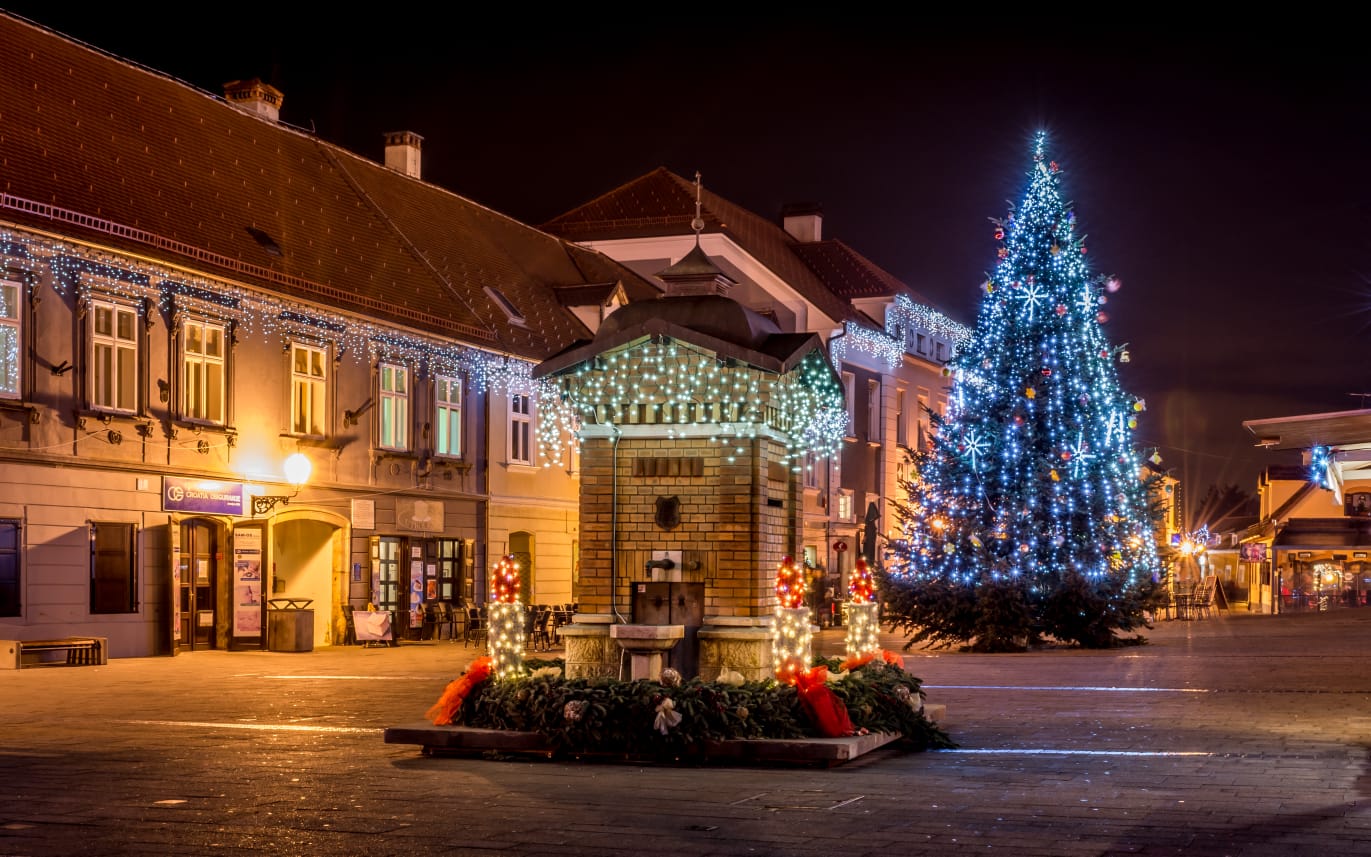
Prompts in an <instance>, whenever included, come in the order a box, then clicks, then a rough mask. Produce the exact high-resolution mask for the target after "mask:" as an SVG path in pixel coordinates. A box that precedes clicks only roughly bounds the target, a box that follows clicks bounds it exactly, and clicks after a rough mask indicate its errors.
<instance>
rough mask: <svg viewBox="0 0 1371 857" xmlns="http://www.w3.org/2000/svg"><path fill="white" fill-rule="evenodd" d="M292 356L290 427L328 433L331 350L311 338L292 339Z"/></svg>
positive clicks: (302, 431)
mask: <svg viewBox="0 0 1371 857" xmlns="http://www.w3.org/2000/svg"><path fill="white" fill-rule="evenodd" d="M290 356H291V359H290V430H291V432H292V433H294V434H303V435H314V436H316V437H322V436H324V434H326V433H327V428H326V426H327V421H326V417H327V415H328V352H327V351H325V350H324V348H322V347H321V346H318V345H313V344H311V343H308V342H292V343H291V345H290Z"/></svg>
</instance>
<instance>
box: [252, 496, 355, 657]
mask: <svg viewBox="0 0 1371 857" xmlns="http://www.w3.org/2000/svg"><path fill="white" fill-rule="evenodd" d="M346 557H347V553H346V550H345V531H344V529H343V528H342V527H340V526H338V525H337V524H335V523H333V522H331V521H326V520H320V519H318V518H316V517H309V516H306V515H301V516H299V517H296V516H294V515H290V516H287V515H279V516H277V519H276V520H275V522H274V523H273V524H272V528H271V583H270V591H269V593H268V595H267V605H268V608H270V606H271V599H276V598H288V599H292V600H294V601H295V602H297V603H302V602H303V601H304V600H306V599H307V600H308V601H310V602H311V603H310V606H309V608H308V609H311V610H313V611H314V645H316V646H328V645H332V644H333V643H334V642H335V641H340V640H342V639H343V631H342V630H341V628H342V625H343V619H342V613H341V606H342V605H343V604H345V603H347V580H346V576H345V573H344V569H345V567H346Z"/></svg>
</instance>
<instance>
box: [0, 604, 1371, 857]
mask: <svg viewBox="0 0 1371 857" xmlns="http://www.w3.org/2000/svg"><path fill="white" fill-rule="evenodd" d="M1144 633H1145V634H1146V636H1147V637H1148V639H1149V644H1148V645H1145V646H1139V647H1129V648H1122V649H1115V650H1110V651H1076V650H1067V649H1059V650H1046V651H1039V652H1032V653H1028V654H1022V655H968V654H960V653H928V652H922V651H918V650H915V651H911V652H909V653H907V654H908V658H907V661H906V664H907V666H908V668H909V669H910V671H911V672H912V673H913V674H914V675H916V676H919V677H920V678H922V679H923V681H924V684H925V689H926V690H927V692H928V699H929V701H930V702H941V703H945V704H946V705H947V707H948V717H947V722H946V723H945V726H946V728H947V729H948V731H949V732H950V734H951V735H952V737H953V738H954V740H956V741H957V742H958V743H959V744H960V747H959V748H958V749H956V750H946V751H936V752H928V753H913V754H902V753H899V752H896V751H893V750H880V751H877V752H874V753H871V754H869V755H867V756H863V757H861V758H859V759H857V760H856V761H854V762H850V763H848V764H846V765H841V766H839V767H835V768H829V769H812V768H793V767H763V768H744V767H724V766H708V767H697V768H691V767H665V766H660V767H659V766H644V765H625V764H609V763H585V762H549V761H544V760H531V759H518V760H515V761H491V760H485V759H460V758H443V757H427V756H423V755H422V754H421V753H419V751H418V748H417V747H408V746H403V745H388V744H385V743H384V742H383V741H382V732H383V730H384V729H385V728H386V727H387V726H394V725H399V724H403V723H412V722H417V721H422V719H423V713H424V711H425V710H426V709H427V708H428V706H429V705H430V704H431V703H432V702H433V701H434V700H435V699H436V698H437V696H438V694H439V693H440V692H441V691H442V689H443V687H444V686H445V685H446V684H447V682H448V681H450V680H451V679H452V678H453V677H455V676H456V675H457V674H459V673H460V672H461V670H462V669H463V668H464V667H465V665H466V664H467V663H469V662H470V660H471V659H472V658H473V657H474V656H475V655H477V654H479V652H478V651H477V650H476V649H475V648H463V646H462V645H461V644H460V643H452V642H448V641H441V642H425V643H415V644H407V645H401V646H399V647H397V648H371V649H367V648H359V647H333V648H327V649H320V650H316V651H314V652H310V653H272V652H237V653H228V652H204V653H195V654H191V655H183V656H180V657H177V658H131V659H120V660H116V661H113V662H111V663H110V664H109V665H108V666H104V667H71V668H68V667H60V668H43V669H28V670H22V671H17V672H3V673H0V730H3V731H2V732H0V857H16V855H24V857H36V855H125V854H132V855H153V854H155V855H173V854H175V855H207V854H215V855H218V854H223V855H267V854H291V855H316V854H317V855H366V857H386V855H405V857H416V855H438V854H451V855H477V854H480V855H616V857H617V855H642V854H662V855H815V857H819V855H824V857H830V855H882V857H890V855H961V854H1005V855H1015V857H1020V855H1022V857H1033V856H1034V855H1053V857H1056V855H1115V854H1142V855H1161V854H1185V855H1242V857H1249V855H1283V857H1289V855H1296V857H1302V855H1309V856H1310V857H1331V856H1332V855H1339V857H1340V855H1371V772H1369V770H1368V746H1371V668H1368V663H1371V609H1362V610H1347V611H1343V612H1333V613H1328V614H1311V615H1303V616H1281V617H1265V616H1248V615H1233V616H1229V615H1225V614H1222V613H1221V614H1220V615H1219V616H1216V617H1214V618H1210V619H1206V620H1198V621H1192V622H1178V621H1172V622H1164V623H1159V624H1158V625H1157V626H1156V628H1154V629H1153V630H1151V631H1146V632H1144ZM886 644H887V647H888V648H891V649H896V650H899V649H900V648H901V641H900V640H899V639H898V638H894V637H890V638H887V640H886ZM842 646H843V641H842V637H841V632H840V631H826V632H823V633H822V634H821V635H820V636H819V638H818V650H819V651H820V652H821V653H839V652H840V651H841V649H842Z"/></svg>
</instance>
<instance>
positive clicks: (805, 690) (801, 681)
mask: <svg viewBox="0 0 1371 857" xmlns="http://www.w3.org/2000/svg"><path fill="white" fill-rule="evenodd" d="M795 689H796V690H798V691H799V692H800V703H801V704H802V705H803V706H804V707H805V710H806V711H808V712H809V716H810V717H812V718H813V719H814V725H815V726H817V727H818V729H819V734H820V735H823V736H824V737H826V738H841V737H842V736H844V735H852V734H853V733H855V732H856V731H857V730H856V729H855V728H854V727H853V726H852V719H851V718H850V717H848V715H847V706H846V705H844V704H843V701H842V700H841V699H839V698H838V695H837V694H836V693H834V692H833V691H832V689H830V688H829V686H828V667H826V666H822V665H820V666H817V667H814V668H813V669H809V670H805V671H804V672H801V673H797V674H796V675H795Z"/></svg>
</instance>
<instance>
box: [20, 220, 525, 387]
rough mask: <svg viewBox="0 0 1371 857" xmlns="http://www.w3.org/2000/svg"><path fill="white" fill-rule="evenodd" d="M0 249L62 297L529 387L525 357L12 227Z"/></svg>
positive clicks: (477, 383)
mask: <svg viewBox="0 0 1371 857" xmlns="http://www.w3.org/2000/svg"><path fill="white" fill-rule="evenodd" d="M0 250H2V251H4V255H5V257H6V258H7V259H8V260H9V263H10V265H11V267H12V268H18V269H19V270H26V271H29V272H31V273H33V274H35V275H36V276H40V277H41V275H42V273H43V270H42V269H43V268H44V267H47V268H48V269H49V271H50V273H51V277H50V282H51V286H52V288H53V290H54V291H55V292H57V293H58V294H61V295H67V294H71V295H74V296H75V297H77V298H78V299H86V298H89V297H91V296H110V297H114V298H119V299H123V300H127V301H130V302H134V303H141V304H143V305H144V307H146V310H145V311H146V312H147V313H149V314H150V313H151V312H152V311H153V308H155V309H156V310H157V311H158V312H159V313H160V314H161V315H162V316H163V317H165V318H170V317H171V316H172V315H173V314H174V313H175V312H176V311H177V310H178V309H185V308H187V307H190V308H193V309H194V310H195V311H198V312H202V313H205V314H208V315H212V316H214V317H216V318H219V319H222V320H223V321H225V322H231V323H232V324H233V325H234V328H235V330H234V335H235V336H236V337H239V338H242V337H245V336H260V337H271V336H279V337H281V338H282V339H283V340H291V339H294V338H310V339H315V340H321V341H327V342H330V343H332V344H333V345H334V347H335V349H336V355H337V356H338V357H345V358H350V359H352V360H364V359H365V360H375V359H377V358H378V357H382V356H384V357H386V358H389V359H393V360H400V361H405V362H409V363H411V364H412V365H415V366H427V367H428V368H429V370H430V371H431V372H434V373H438V374H451V375H456V374H463V375H466V376H467V377H468V378H469V379H470V381H471V383H472V385H473V388H474V389H475V390H476V391H477V392H486V391H492V390H493V391H497V392H510V393H528V392H531V391H532V389H533V383H532V380H531V372H532V367H533V364H532V363H531V362H530V361H527V360H523V359H520V358H517V357H511V356H509V355H504V354H498V353H495V352H491V351H486V350H483V349H480V348H475V347H472V346H469V345H465V344H461V343H456V342H452V341H445V340H441V339H438V338H436V337H427V336H422V335H419V334H414V333H409V332H406V331H403V330H400V329H397V328H395V327H387V326H383V325H380V324H377V323H374V322H371V321H368V320H366V319H362V318H359V317H355V316H348V315H343V314H341V313H336V312H330V311H328V310H326V309H322V308H320V307H317V306H312V305H309V304H305V303H302V302H299V301H294V300H291V299H289V298H286V297H282V296H277V295H273V294H271V293H268V292H262V291H256V290H253V289H249V288H245V287H242V286H238V285H235V284H233V283H229V282H226V281H223V280H217V279H211V278H209V277H204V276H200V275H195V274H190V273H188V272H185V271H173V270H171V269H169V268H165V267H162V266H159V265H156V264H153V263H148V262H144V261H141V260H138V259H134V258H126V257H115V256H109V255H106V254H101V253H98V252H96V251H93V250H90V249H88V248H84V247H80V246H78V245H75V244H70V243H67V242H63V241H55V240H51V239H45V238H39V237H36V236H32V235H27V234H23V233H19V232H14V231H10V230H0ZM146 320H147V319H146V318H145V321H146Z"/></svg>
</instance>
